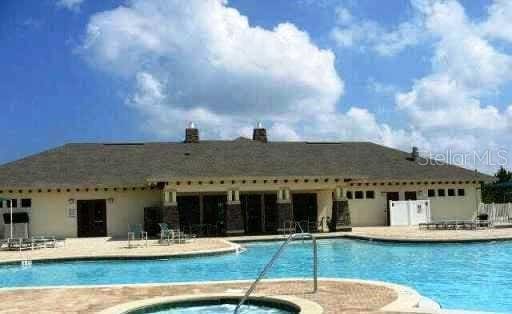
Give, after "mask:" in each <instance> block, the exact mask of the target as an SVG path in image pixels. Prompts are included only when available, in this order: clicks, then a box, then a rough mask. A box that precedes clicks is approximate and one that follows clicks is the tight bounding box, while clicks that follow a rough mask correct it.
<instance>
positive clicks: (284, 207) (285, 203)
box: [277, 188, 293, 232]
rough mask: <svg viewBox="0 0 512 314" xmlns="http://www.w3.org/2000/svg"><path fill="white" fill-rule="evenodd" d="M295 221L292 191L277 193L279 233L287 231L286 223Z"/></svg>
mask: <svg viewBox="0 0 512 314" xmlns="http://www.w3.org/2000/svg"><path fill="white" fill-rule="evenodd" d="M292 220H293V209H292V202H291V199H290V190H289V189H287V188H284V189H280V190H279V191H277V231H278V232H283V231H285V223H286V222H288V221H292Z"/></svg>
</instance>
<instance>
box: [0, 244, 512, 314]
mask: <svg viewBox="0 0 512 314" xmlns="http://www.w3.org/2000/svg"><path fill="white" fill-rule="evenodd" d="M318 244H319V251H318V254H319V261H320V265H319V276H321V277H339V278H360V279H370V280H382V281H388V282H394V283H398V284H404V285H407V286H410V287H413V288H414V289H416V290H417V291H419V292H420V293H421V294H423V295H425V296H427V297H430V298H432V299H434V300H435V301H437V302H439V303H440V304H441V305H442V306H443V307H445V308H458V309H468V310H485V311H500V312H512V242H496V243H473V244H386V243H380V242H366V241H355V240H346V239H336V240H321V241H318ZM279 245H280V243H278V242H270V243H256V244H249V245H247V248H248V250H247V251H246V252H244V253H242V254H240V255H236V254H226V255H218V256H207V257H195V258H183V259H170V260H131V261H130V260H128V261H127V260H120V261H76V262H60V263H34V265H33V266H32V267H28V268H22V267H21V266H18V265H15V266H14V265H10V266H7V265H6V266H0V286H2V287H22V286H47V285H94V284H123V283H165V282H186V281H210V280H233V279H253V278H254V277H255V276H256V275H257V273H258V272H259V270H260V269H261V268H262V267H263V266H264V265H265V263H266V262H267V261H268V260H269V258H270V257H271V255H272V254H273V253H274V252H275V251H276V250H277V248H278V246H279ZM311 255H312V251H311V244H310V242H306V243H304V244H303V243H302V242H301V241H297V242H294V243H293V244H292V245H290V246H289V247H288V248H287V250H286V251H285V253H284V254H283V256H282V257H281V259H280V261H279V262H278V263H276V265H275V267H274V268H273V269H272V271H271V272H270V274H269V276H268V277H270V278H283V277H305V276H310V274H311V262H312V259H311Z"/></svg>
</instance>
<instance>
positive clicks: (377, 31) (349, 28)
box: [330, 6, 423, 57]
mask: <svg viewBox="0 0 512 314" xmlns="http://www.w3.org/2000/svg"><path fill="white" fill-rule="evenodd" d="M335 11H336V21H337V25H336V26H335V27H334V28H333V29H332V30H331V33H330V37H331V39H332V40H333V41H334V42H335V43H336V45H337V46H338V47H339V48H354V47H356V48H357V49H359V50H362V51H367V50H371V51H374V52H376V53H377V54H379V55H381V56H385V57H390V56H394V55H396V54H398V53H400V52H401V51H403V50H404V49H406V48H408V47H410V46H414V45H416V44H417V43H418V42H420V41H421V40H422V37H423V33H422V31H421V30H422V28H423V25H422V23H423V21H422V20H421V19H420V18H418V17H415V18H414V19H411V21H407V22H403V23H400V24H399V25H398V26H397V27H396V28H394V29H391V30H388V29H386V28H384V27H382V26H381V25H380V24H378V23H376V22H374V21H370V20H365V19H361V18H355V17H354V16H353V15H352V13H351V12H350V11H349V10H348V9H347V8H345V7H343V6H338V7H337V8H336V10H335Z"/></svg>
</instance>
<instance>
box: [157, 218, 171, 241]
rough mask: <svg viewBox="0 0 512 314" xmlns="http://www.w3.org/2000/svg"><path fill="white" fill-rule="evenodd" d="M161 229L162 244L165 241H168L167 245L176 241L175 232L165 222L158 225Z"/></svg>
mask: <svg viewBox="0 0 512 314" xmlns="http://www.w3.org/2000/svg"><path fill="white" fill-rule="evenodd" d="M158 226H159V227H160V242H163V241H164V240H165V241H167V244H170V243H171V241H174V230H172V229H170V228H169V225H167V224H166V223H165V222H161V223H159V224H158Z"/></svg>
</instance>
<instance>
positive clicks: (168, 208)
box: [162, 191, 180, 229]
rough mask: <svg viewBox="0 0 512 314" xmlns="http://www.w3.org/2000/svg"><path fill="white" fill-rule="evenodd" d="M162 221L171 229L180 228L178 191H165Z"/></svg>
mask: <svg viewBox="0 0 512 314" xmlns="http://www.w3.org/2000/svg"><path fill="white" fill-rule="evenodd" d="M162 221H163V222H164V223H166V224H168V225H169V228H171V229H179V228H180V214H179V212H178V203H177V201H176V191H164V201H163V206H162Z"/></svg>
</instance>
